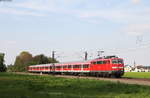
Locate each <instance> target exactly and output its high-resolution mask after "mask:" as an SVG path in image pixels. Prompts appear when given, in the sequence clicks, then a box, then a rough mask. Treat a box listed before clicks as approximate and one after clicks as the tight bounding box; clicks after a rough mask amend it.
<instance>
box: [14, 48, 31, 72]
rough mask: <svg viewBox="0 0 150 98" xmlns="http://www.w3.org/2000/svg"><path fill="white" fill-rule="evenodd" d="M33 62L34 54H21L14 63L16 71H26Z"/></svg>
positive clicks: (24, 52)
mask: <svg viewBox="0 0 150 98" xmlns="http://www.w3.org/2000/svg"><path fill="white" fill-rule="evenodd" d="M32 60H33V57H32V54H30V53H29V52H26V51H23V52H21V53H20V55H19V56H17V57H16V60H15V63H14V70H15V71H26V70H27V66H29V65H30V62H32Z"/></svg>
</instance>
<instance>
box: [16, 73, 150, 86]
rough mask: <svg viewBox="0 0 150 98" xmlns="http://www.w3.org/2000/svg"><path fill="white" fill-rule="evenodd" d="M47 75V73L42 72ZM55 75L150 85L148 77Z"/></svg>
mask: <svg viewBox="0 0 150 98" xmlns="http://www.w3.org/2000/svg"><path fill="white" fill-rule="evenodd" d="M16 74H27V75H41V74H39V73H22V72H16ZM42 75H49V74H42ZM54 76H55V77H63V78H78V79H94V80H103V81H111V82H120V83H125V84H137V85H147V86H150V79H141V78H126V77H123V78H102V77H91V76H73V75H54Z"/></svg>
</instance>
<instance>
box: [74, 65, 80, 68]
mask: <svg viewBox="0 0 150 98" xmlns="http://www.w3.org/2000/svg"><path fill="white" fill-rule="evenodd" d="M80 67H81V66H80V65H73V68H80Z"/></svg>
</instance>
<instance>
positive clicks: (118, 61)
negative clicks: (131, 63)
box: [112, 59, 123, 64]
mask: <svg viewBox="0 0 150 98" xmlns="http://www.w3.org/2000/svg"><path fill="white" fill-rule="evenodd" d="M112 63H113V64H123V60H121V59H120V60H118V59H117V60H112Z"/></svg>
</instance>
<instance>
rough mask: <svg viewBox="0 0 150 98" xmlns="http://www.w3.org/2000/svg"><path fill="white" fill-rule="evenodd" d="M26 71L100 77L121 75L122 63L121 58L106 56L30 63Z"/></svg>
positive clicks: (122, 70)
mask: <svg viewBox="0 0 150 98" xmlns="http://www.w3.org/2000/svg"><path fill="white" fill-rule="evenodd" d="M28 71H29V72H42V73H55V74H72V75H79V74H84V75H92V76H102V77H111V76H113V77H121V76H122V75H123V74H124V63H123V59H122V58H118V57H116V56H106V57H101V58H97V59H94V60H89V61H80V62H66V63H55V64H41V65H32V66H29V67H28Z"/></svg>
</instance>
